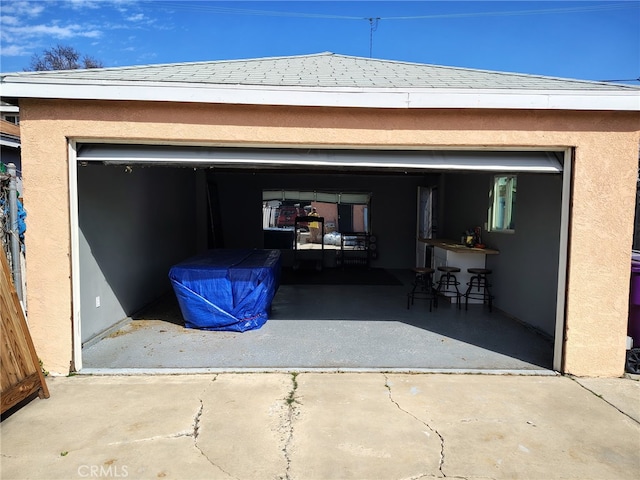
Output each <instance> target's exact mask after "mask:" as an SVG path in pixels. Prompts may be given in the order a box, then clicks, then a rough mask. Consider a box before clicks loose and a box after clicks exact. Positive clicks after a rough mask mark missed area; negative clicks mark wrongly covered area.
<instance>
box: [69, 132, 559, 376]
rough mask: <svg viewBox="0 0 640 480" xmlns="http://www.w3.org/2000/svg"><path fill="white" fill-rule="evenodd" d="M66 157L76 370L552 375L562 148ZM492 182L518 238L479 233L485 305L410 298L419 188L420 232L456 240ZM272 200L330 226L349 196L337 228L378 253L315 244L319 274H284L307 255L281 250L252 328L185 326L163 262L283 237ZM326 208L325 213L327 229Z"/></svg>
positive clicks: (425, 259)
mask: <svg viewBox="0 0 640 480" xmlns="http://www.w3.org/2000/svg"><path fill="white" fill-rule="evenodd" d="M76 162H77V199H78V225H79V228H78V232H79V237H78V242H79V243H78V247H79V248H78V251H79V256H78V259H77V262H78V266H79V271H80V275H79V303H80V305H81V306H82V307H81V308H82V309H81V318H82V322H81V328H80V335H81V343H82V352H83V354H82V365H83V367H82V370H81V371H83V372H86V373H99V372H104V371H114V370H118V371H154V370H163V371H166V370H167V369H168V370H183V371H184V369H189V370H190V371H216V370H229V369H231V370H240V371H242V370H253V369H258V370H273V369H300V368H304V369H313V370H336V369H337V370H349V369H358V370H381V369H382V370H406V371H500V372H504V371H510V372H511V371H526V372H528V373H534V372H535V373H548V372H550V371H551V370H552V369H553V354H554V350H553V349H554V336H555V330H556V312H557V301H558V295H557V292H558V287H557V286H558V277H559V274H560V272H559V268H558V265H559V257H560V255H561V246H560V239H561V233H560V232H561V212H562V189H563V181H562V177H563V176H562V171H563V164H564V152H561V151H538V152H536V151H526V150H520V151H517V150H514V151H454V150H423V151H416V150H413V151H408V150H403V151H399V150H386V151H382V150H371V149H369V150H362V149H360V150H356V149H333V150H327V149H293V148H289V149H265V148H251V149H248V148H219V147H218V148H216V147H202V146H198V147H195V146H176V145H173V146H166V145H165V146H158V145H121V144H99V143H81V144H78V145H77V147H76ZM504 175H508V176H510V177H513V178H517V181H518V188H517V193H518V195H517V203H516V202H514V204H515V205H516V207H515V208H516V211H517V232H518V233H520V232H526V234H525V235H516V232H515V225H512V227H514V228H512V229H510V230H509V231H508V232H506V233H505V232H499V233H496V232H495V231H494V232H486V233H484V237H485V240H484V241H485V242H487V243H488V244H490V245H491V246H492V247H494V246H495V247H499V250H500V255H496V256H494V258H490V259H489V260H488V263H489V264H490V265H489V266H490V268H491V269H492V271H493V272H494V273H493V277H494V278H493V280H492V282H493V283H492V289H493V294H494V295H495V300H494V303H493V306H494V308H493V310H492V311H491V312H489V311H488V309H487V307H486V305H471V306H470V307H469V309H464V308H462V309H458V308H456V305H455V304H450V303H449V302H448V301H447V300H446V299H444V303H443V302H442V301H441V302H440V304H439V307H438V308H434V309H432V310H431V311H429V305H428V302H426V303H418V304H414V305H413V306H412V307H411V308H407V293H408V291H410V289H411V283H412V281H413V279H414V275H415V274H414V273H413V271H412V268H413V267H415V266H424V265H425V264H430V263H431V251H430V249H428V248H425V247H424V244H421V243H420V242H418V241H417V239H418V237H419V236H420V233H419V231H418V230H419V225H418V223H419V221H418V218H419V217H420V214H419V210H420V202H419V201H418V192H419V191H420V190H421V189H425V188H427V187H429V188H430V189H432V190H433V192H435V193H434V202H433V203H434V205H433V209H434V211H433V212H431V211H430V212H429V216H430V217H431V216H432V217H433V223H434V224H435V225H433V230H434V232H433V234H434V236H435V230H436V225H437V230H438V236H439V237H440V236H441V237H442V238H459V237H460V233H462V232H464V231H465V230H467V229H469V227H473V226H475V225H482V226H483V227H486V226H487V225H486V222H487V220H488V218H487V215H488V211H489V210H490V195H489V194H490V192H491V189H492V185H493V182H494V181H495V179H496V178H498V177H502V176H504ZM436 197H437V200H436ZM273 198H279V201H280V202H284V203H287V204H290V203H291V202H294V204H296V205H307V206H311V205H317V206H318V207H319V208H320V207H322V208H324V209H325V210H324V211H325V212H329V211H331V210H330V209H329V207H330V206H331V205H332V204H335V211H336V212H337V211H340V212H341V215H340V216H339V217H340V223H342V224H344V222H345V221H346V220H345V218H346V217H345V215H346V214H345V213H344V212H345V211H353V208H351V210H349V207H351V206H352V205H353V204H354V203H356V204H364V210H362V211H365V212H366V215H365V216H366V220H364V221H362V222H360V223H358V222H357V221H354V220H353V219H352V218H350V219H349V224H348V227H343V228H342V229H343V230H344V229H346V230H347V231H352V230H353V225H355V224H358V225H359V226H358V228H357V229H356V230H358V231H360V233H367V234H369V235H371V236H374V237H375V255H368V257H367V261H366V263H360V264H357V265H354V266H352V265H345V264H342V263H341V259H342V257H341V255H344V254H345V252H344V251H341V249H340V248H337V247H336V246H334V245H331V244H330V243H328V244H327V245H324V242H322V243H323V245H322V249H323V252H322V269H321V271H318V269H316V268H315V266H307V265H305V264H304V263H303V266H302V267H301V268H300V269H299V270H298V269H296V268H294V266H295V264H296V260H297V259H299V258H302V259H303V260H304V259H305V258H306V257H305V255H306V253H308V252H305V250H301V249H300V248H302V247H301V245H300V243H296V245H294V246H293V247H292V246H291V244H290V243H289V245H288V248H287V245H286V242H285V245H284V247H285V248H281V249H280V251H281V256H282V266H283V272H284V273H283V284H282V285H281V286H280V287H279V289H278V293H277V294H276V296H275V298H274V300H273V304H272V311H271V315H270V319H269V320H268V322H267V323H266V324H265V325H264V326H262V327H261V328H260V329H259V330H255V331H248V332H243V333H237V332H210V331H198V332H194V331H193V330H186V329H184V327H183V319H182V316H181V312H180V309H179V308H178V305H177V303H176V300H175V295H174V293H173V292H172V291H171V287H170V285H169V282H168V276H167V273H168V271H169V269H170V268H171V266H172V265H174V264H176V263H178V262H180V261H182V260H184V259H185V258H188V257H190V256H192V255H194V254H195V253H197V252H199V251H202V250H205V249H211V248H247V249H262V248H279V247H282V246H283V245H278V244H277V243H276V244H274V243H269V237H268V236H267V235H266V233H267V231H268V230H269V231H270V232H269V233H272V234H274V232H275V233H276V234H281V235H282V234H284V233H287V232H288V233H291V234H293V233H292V232H291V229H290V228H282V225H280V228H275V229H273V228H271V229H270V228H268V227H269V225H267V224H265V222H264V218H263V206H264V204H265V201H266V200H268V199H273ZM436 205H437V206H436ZM345 208H346V210H345ZM337 218H338V217H336V216H331V215H327V219H326V220H327V231H329V230H333V229H335V226H336V224H337V223H338V221H337ZM274 226H275V224H274ZM363 230H364V231H363ZM303 235H304V232H303ZM326 238H329V237H326ZM421 245H422V249H423V250H425V249H426V250H427V251H426V253H425V252H424V251H421ZM316 253H317V252H316ZM368 253H370V252H368ZM312 258H317V257H312ZM348 260H349V258H348V257H347V258H345V259H344V263H348ZM521 272H527V273H526V275H523V274H522V273H521ZM514 277H517V278H519V279H521V281H517V282H514ZM463 287H466V285H463V286H461V288H463Z"/></svg>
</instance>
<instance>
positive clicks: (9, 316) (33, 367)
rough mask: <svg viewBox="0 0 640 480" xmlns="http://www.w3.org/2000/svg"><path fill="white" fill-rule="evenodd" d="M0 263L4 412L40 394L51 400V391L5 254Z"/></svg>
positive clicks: (0, 385) (0, 383) (0, 395)
mask: <svg viewBox="0 0 640 480" xmlns="http://www.w3.org/2000/svg"><path fill="white" fill-rule="evenodd" d="M0 261H1V263H2V274H1V275H0V316H1V317H2V335H1V336H2V344H1V345H0V347H1V348H0V362H1V364H0V372H1V375H0V388H1V391H0V403H1V404H2V412H1V413H4V412H6V411H7V410H8V409H10V408H12V407H14V406H16V405H17V404H18V403H20V402H21V401H23V400H25V399H27V398H29V397H31V396H35V394H36V393H37V394H38V395H39V397H40V398H49V389H48V388H47V384H46V383H45V380H44V375H43V374H42V368H41V366H40V362H39V360H38V355H37V354H36V350H35V348H34V346H33V341H32V340H31V335H30V333H29V329H28V327H27V322H26V319H25V317H24V313H23V311H22V307H21V306H20V301H19V300H18V294H17V293H16V289H15V288H14V286H13V281H12V280H11V272H10V270H9V263H8V262H7V258H6V256H5V254H4V252H3V251H0Z"/></svg>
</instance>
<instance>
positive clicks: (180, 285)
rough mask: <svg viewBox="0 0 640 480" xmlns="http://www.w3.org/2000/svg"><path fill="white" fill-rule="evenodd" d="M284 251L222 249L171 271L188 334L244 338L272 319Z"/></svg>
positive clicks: (187, 261)
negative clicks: (215, 332) (209, 332)
mask: <svg viewBox="0 0 640 480" xmlns="http://www.w3.org/2000/svg"><path fill="white" fill-rule="evenodd" d="M280 268H281V260H280V251H279V250H235V249H216V250H209V251H207V252H205V253H203V254H200V255H197V256H195V257H192V258H189V259H187V260H185V261H184V262H181V263H179V264H177V265H174V266H173V267H171V269H170V271H169V279H170V280H171V284H172V285H173V290H174V291H175V293H176V297H177V298H178V303H179V305H180V310H181V311H182V316H183V317H184V320H185V326H186V327H187V328H198V329H201V330H230V331H235V332H244V331H246V330H251V329H256V328H260V327H261V326H262V325H264V323H265V322H266V321H267V319H268V312H269V309H270V307H271V301H272V300H273V297H274V296H275V294H276V291H277V290H278V287H279V286H280Z"/></svg>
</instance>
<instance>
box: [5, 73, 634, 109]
mask: <svg viewBox="0 0 640 480" xmlns="http://www.w3.org/2000/svg"><path fill="white" fill-rule="evenodd" d="M2 97H7V98H44V99H69V100H119V101H161V102H191V103H219V104H241V105H242V104H244V105H282V106H313V107H353V108H390V109H418V108H443V109H448V108H455V109H519V110H523V109H524V110H530V109H534V110H606V111H640V90H637V91H636V90H632V91H624V90H604V91H603V90H600V91H596V90H524V89H479V88H465V89H460V88H457V89H454V88H355V87H353V88H351V87H305V86H301V87H298V86H261V85H227V84H215V85H212V84H185V83H172V84H166V83H159V82H137V83H135V84H132V83H125V82H100V83H82V84H73V83H57V82H56V83H52V82H20V81H10V80H9V81H7V79H6V78H5V79H4V81H3V82H2Z"/></svg>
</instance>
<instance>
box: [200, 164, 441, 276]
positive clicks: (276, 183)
mask: <svg viewBox="0 0 640 480" xmlns="http://www.w3.org/2000/svg"><path fill="white" fill-rule="evenodd" d="M209 179H210V180H209V183H210V185H211V184H212V183H213V184H215V185H216V186H217V189H218V193H219V198H220V204H221V211H220V215H221V217H222V223H223V231H224V245H225V247H227V248H262V246H263V232H262V190H264V189H287V190H312V191H313V190H318V191H320V190H327V191H336V190H337V191H351V192H371V193H372V200H371V230H372V233H373V234H375V235H376V237H377V238H378V252H379V256H378V259H377V260H375V261H374V264H373V266H376V267H382V268H411V267H413V266H414V265H415V249H416V247H415V243H416V207H417V188H418V186H419V185H427V184H430V183H433V182H434V180H433V178H431V177H429V176H423V175H414V176H410V175H358V174H348V175H344V174H328V173H327V174H305V173H296V174H277V173H268V172H264V173H242V172H240V173H217V174H213V173H210V174H209ZM429 182H430V183H429Z"/></svg>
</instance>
